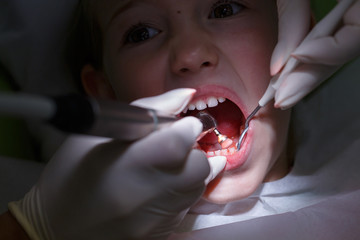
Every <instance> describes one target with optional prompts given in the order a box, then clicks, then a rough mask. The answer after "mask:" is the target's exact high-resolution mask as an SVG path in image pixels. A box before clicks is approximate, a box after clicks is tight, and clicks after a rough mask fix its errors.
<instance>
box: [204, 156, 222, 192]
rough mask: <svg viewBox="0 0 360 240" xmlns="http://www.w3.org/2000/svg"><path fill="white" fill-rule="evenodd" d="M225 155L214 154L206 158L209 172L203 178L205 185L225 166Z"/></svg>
mask: <svg viewBox="0 0 360 240" xmlns="http://www.w3.org/2000/svg"><path fill="white" fill-rule="evenodd" d="M226 160H227V159H226V157H225V156H216V157H211V158H208V161H209V165H210V174H209V176H207V178H206V179H205V185H207V184H209V182H211V181H212V180H214V179H215V178H216V176H217V175H218V174H219V173H220V172H221V171H222V170H224V168H225V166H226Z"/></svg>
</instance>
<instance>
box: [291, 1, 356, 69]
mask: <svg viewBox="0 0 360 240" xmlns="http://www.w3.org/2000/svg"><path fill="white" fill-rule="evenodd" d="M359 13H360V1H356V2H355V3H354V4H353V5H352V6H351V8H350V9H349V10H348V11H347V12H346V13H345V15H344V18H343V24H344V25H343V26H342V27H341V28H340V29H338V30H337V31H336V32H335V33H334V35H333V36H327V37H323V38H318V39H314V40H310V41H307V42H304V43H303V44H301V46H299V48H297V49H296V50H295V51H294V53H293V54H292V55H293V56H294V57H295V58H297V59H299V60H300V61H301V62H305V63H315V64H316V63H319V64H327V65H343V64H345V63H346V62H348V61H350V60H352V59H353V58H355V57H357V56H359V55H360V14H359Z"/></svg>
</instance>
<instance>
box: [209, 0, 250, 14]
mask: <svg viewBox="0 0 360 240" xmlns="http://www.w3.org/2000/svg"><path fill="white" fill-rule="evenodd" d="M224 4H237V5H238V7H240V8H242V9H240V10H239V11H242V10H243V9H245V6H244V5H243V4H242V3H240V1H233V0H217V1H214V3H213V4H212V7H211V10H210V14H209V17H208V18H215V17H214V16H212V15H213V13H214V11H215V10H216V8H217V7H219V6H221V5H224ZM239 11H238V12H236V13H234V14H232V15H231V16H234V15H237V14H238V13H239ZM231 16H225V17H223V18H227V17H231Z"/></svg>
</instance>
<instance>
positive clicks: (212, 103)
mask: <svg viewBox="0 0 360 240" xmlns="http://www.w3.org/2000/svg"><path fill="white" fill-rule="evenodd" d="M218 103H219V102H218V100H217V99H216V98H214V97H210V98H209V99H208V100H207V105H208V107H216V106H217V105H218Z"/></svg>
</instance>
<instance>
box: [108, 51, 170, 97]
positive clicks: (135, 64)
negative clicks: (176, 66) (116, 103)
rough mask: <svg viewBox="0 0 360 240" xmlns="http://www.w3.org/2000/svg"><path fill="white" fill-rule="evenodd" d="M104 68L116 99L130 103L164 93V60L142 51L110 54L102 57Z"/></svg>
mask: <svg viewBox="0 0 360 240" xmlns="http://www.w3.org/2000/svg"><path fill="white" fill-rule="evenodd" d="M104 59H106V60H105V62H104V66H105V67H104V68H105V73H106V76H107V77H108V79H109V81H110V83H111V85H112V87H113V89H114V91H115V93H116V95H117V98H118V99H119V100H121V101H126V102H130V101H133V100H135V99H138V98H142V97H148V96H154V95H158V94H161V93H163V92H164V91H165V87H164V80H163V78H164V77H163V74H162V73H163V72H164V71H165V69H164V68H165V67H166V66H165V64H164V60H163V59H164V58H163V57H162V55H161V54H157V55H155V56H153V55H151V54H147V55H146V56H144V54H143V52H142V51H140V52H139V51H131V54H127V53H126V52H125V53H111V52H110V54H107V53H105V55H104Z"/></svg>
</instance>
